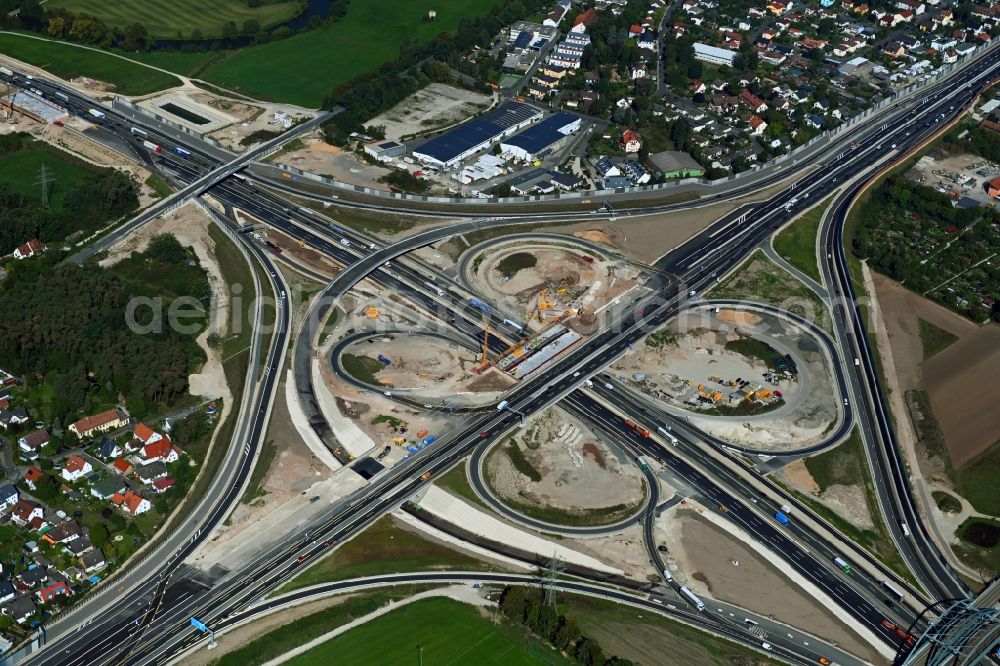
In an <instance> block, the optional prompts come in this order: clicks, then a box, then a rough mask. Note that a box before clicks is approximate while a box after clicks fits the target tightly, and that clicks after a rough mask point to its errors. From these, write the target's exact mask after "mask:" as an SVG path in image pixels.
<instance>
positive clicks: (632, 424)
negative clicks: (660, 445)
mask: <svg viewBox="0 0 1000 666" xmlns="http://www.w3.org/2000/svg"><path fill="white" fill-rule="evenodd" d="M625 425H627V426H628V427H629V428H630V429H632V430H635V431H636V432H637V433H639V434H640V435H642V436H643V437H649V431H648V430H646V429H645V428H643V427H642V426H641V425H639V424H638V423H636V422H635V421H633V420H632V419H625Z"/></svg>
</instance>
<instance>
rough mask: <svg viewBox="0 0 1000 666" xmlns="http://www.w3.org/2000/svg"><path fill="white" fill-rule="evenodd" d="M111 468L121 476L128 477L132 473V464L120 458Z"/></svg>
mask: <svg viewBox="0 0 1000 666" xmlns="http://www.w3.org/2000/svg"><path fill="white" fill-rule="evenodd" d="M111 466H112V467H114V468H115V471H116V472H118V473H119V474H122V475H128V474H131V473H132V463H130V462H129V461H127V460H125V459H124V458H118V459H117V460H115V461H114V462H113V463H112V464H111Z"/></svg>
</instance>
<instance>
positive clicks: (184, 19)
mask: <svg viewBox="0 0 1000 666" xmlns="http://www.w3.org/2000/svg"><path fill="white" fill-rule="evenodd" d="M45 6H46V8H47V9H54V8H59V9H66V10H69V11H71V12H73V13H74V14H89V15H90V16H94V17H96V18H99V19H100V20H101V21H103V22H104V23H106V24H107V25H108V26H109V27H112V26H114V27H117V28H124V27H125V26H127V25H129V24H132V23H141V24H142V25H144V26H146V30H148V31H149V34H150V35H152V36H153V37H162V38H174V37H178V36H184V37H187V36H189V35H190V34H191V31H192V30H194V29H195V28H198V29H199V30H201V32H202V34H204V35H205V36H206V37H211V36H217V35H221V34H222V26H223V25H225V24H226V23H227V22H228V21H232V22H234V23H235V24H236V25H237V26H242V25H243V22H244V21H247V20H249V19H253V20H255V21H257V22H258V23H260V25H261V26H262V27H264V28H267V27H271V26H273V25H277V24H279V23H284V22H285V21H288V20H290V19H292V18H294V17H295V16H296V15H298V13H299V10H300V8H301V5H300V3H298V2H296V1H295V0H271V1H270V2H264V3H262V4H261V6H260V7H255V8H253V9H251V8H250V6H249V4H248V3H247V0H213V1H212V2H199V1H198V0H116V2H104V1H103V0H48V2H47V3H46V5H45Z"/></svg>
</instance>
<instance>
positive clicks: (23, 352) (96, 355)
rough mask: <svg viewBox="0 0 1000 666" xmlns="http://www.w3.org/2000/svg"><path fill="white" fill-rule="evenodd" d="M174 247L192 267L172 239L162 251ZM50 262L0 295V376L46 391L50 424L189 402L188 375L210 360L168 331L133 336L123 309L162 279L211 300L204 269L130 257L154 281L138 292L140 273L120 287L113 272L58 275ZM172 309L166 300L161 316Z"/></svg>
mask: <svg viewBox="0 0 1000 666" xmlns="http://www.w3.org/2000/svg"><path fill="white" fill-rule="evenodd" d="M168 246H169V247H170V248H171V249H170V252H173V253H174V254H175V255H176V254H180V255H182V256H184V257H186V258H193V255H190V254H189V250H187V249H186V248H184V247H182V246H181V245H180V243H178V241H177V240H176V239H175V238H173V237H172V236H164V237H162V238H161V239H160V240H159V241H158V243H157V247H158V252H165V251H166V248H167V247H168ZM168 256H169V255H168ZM53 261H54V258H53V257H51V256H46V257H44V258H42V259H34V260H31V261H22V262H15V263H13V264H11V265H10V267H9V268H10V270H9V272H8V275H7V278H6V280H5V282H4V285H3V287H4V288H3V290H2V292H0V312H3V313H4V316H3V317H0V367H2V368H4V369H5V370H7V371H9V372H12V373H14V374H15V375H21V376H24V378H25V381H26V384H27V386H28V388H29V390H32V389H33V388H36V387H39V386H40V385H45V386H46V390H44V391H42V393H43V394H46V395H51V404H50V405H49V412H50V414H49V417H50V418H53V419H62V420H63V421H64V422H66V419H65V417H67V416H73V415H76V414H79V413H80V412H81V411H82V412H85V413H87V412H90V411H91V409H92V408H93V407H94V406H96V405H104V404H107V403H109V402H110V403H115V402H118V400H119V398H120V397H122V398H124V400H125V404H126V406H127V407H128V408H129V410H130V411H132V412H134V413H139V414H141V413H144V412H147V411H148V410H150V409H151V408H153V407H155V406H158V405H170V404H172V403H174V402H175V401H177V400H178V399H180V398H182V397H183V396H184V395H185V393H186V392H187V388H188V375H189V374H190V373H191V372H192V371H193V370H194V369H196V368H197V367H199V366H200V365H201V364H202V363H203V362H204V359H205V357H204V353H203V352H202V350H201V349H200V348H199V347H198V346H197V344H196V343H195V341H194V337H195V336H194V335H190V334H189V335H182V334H179V333H177V332H175V331H172V330H170V327H169V326H164V327H163V330H162V331H160V332H153V333H142V334H141V333H136V332H133V331H132V330H130V329H129V327H128V326H127V325H126V307H127V306H128V303H129V300H130V299H131V298H132V297H133V296H134V295H135V294H137V293H143V292H147V291H149V289H150V287H149V284H150V283H152V284H155V279H156V278H155V276H157V275H167V274H170V275H171V279H172V280H173V279H178V280H183V281H184V282H186V283H188V284H190V288H191V289H192V291H194V290H196V289H200V292H201V293H203V294H207V291H208V282H207V278H206V277H205V273H204V270H203V269H202V268H201V267H200V266H199V265H198V264H197V263H196V262H195V263H188V262H186V261H185V262H182V263H181V264H179V265H178V264H176V263H173V262H168V261H164V260H163V259H160V258H156V257H151V256H149V255H133V257H132V258H131V259H130V260H128V261H131V262H132V265H133V266H134V265H135V263H136V262H142V263H143V264H144V265H145V271H144V274H146V275H148V276H149V278H148V280H149V282H148V283H142V284H140V278H139V277H136V278H132V277H131V276H132V275H136V276H140V275H142V274H141V273H139V272H138V271H136V270H132V271H130V272H129V273H128V274H127V275H126V277H125V278H123V277H121V276H120V275H119V274H118V273H116V269H114V268H112V269H102V268H99V267H97V266H94V265H85V266H64V267H59V268H56V267H54V266H53ZM174 276H176V278H175V277H174ZM199 285H200V287H199ZM171 300H172V299H169V298H164V303H163V306H164V309H166V308H167V307H168V306H169V303H170V302H171Z"/></svg>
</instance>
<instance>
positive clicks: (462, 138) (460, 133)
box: [415, 102, 539, 162]
mask: <svg viewBox="0 0 1000 666" xmlns="http://www.w3.org/2000/svg"><path fill="white" fill-rule="evenodd" d="M538 113H539V111H538V109H536V108H535V107H533V106H530V105H528V104H521V103H520V102H507V103H505V104H501V105H500V106H499V107H497V108H496V109H494V110H492V111H488V112H486V113H484V114H483V115H481V116H479V117H478V118H476V119H475V120H471V121H469V122H467V123H465V124H464V125H460V126H458V127H456V128H455V129H453V130H451V131H450V132H445V133H444V134H442V135H441V136H437V137H434V138H433V139H431V140H430V141H428V142H426V143H424V144H423V145H422V146H420V147H419V148H417V149H416V151H415V152H419V153H421V154H424V155H429V156H431V157H433V158H434V159H436V160H439V161H441V162H449V161H451V160H453V159H454V158H456V157H458V156H459V155H461V154H462V153H464V152H465V151H467V150H469V149H471V148H474V147H476V146H478V145H480V144H482V143H483V142H485V141H492V140H495V139H498V138H499V137H500V136H501V135H502V134H503V133H504V132H506V131H508V130H509V129H510V128H511V127H514V126H516V125H519V124H521V123H523V122H526V121H527V120H529V119H530V118H531V117H532V116H535V115H537V114H538Z"/></svg>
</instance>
